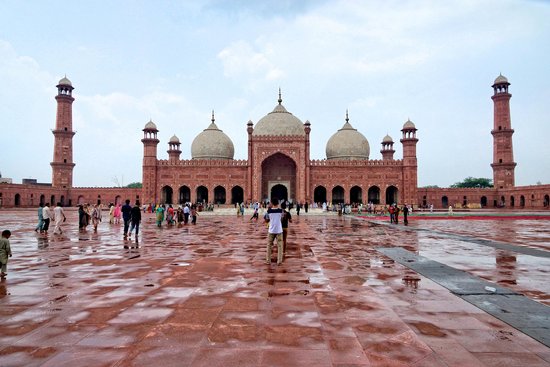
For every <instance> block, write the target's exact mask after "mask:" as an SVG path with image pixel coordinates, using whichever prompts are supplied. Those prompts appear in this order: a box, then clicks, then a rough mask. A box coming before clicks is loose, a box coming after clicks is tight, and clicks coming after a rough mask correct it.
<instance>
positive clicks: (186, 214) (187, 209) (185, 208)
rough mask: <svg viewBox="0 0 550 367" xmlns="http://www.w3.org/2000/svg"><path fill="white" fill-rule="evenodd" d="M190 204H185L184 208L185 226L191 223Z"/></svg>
mask: <svg viewBox="0 0 550 367" xmlns="http://www.w3.org/2000/svg"><path fill="white" fill-rule="evenodd" d="M189 212H190V210H189V204H185V206H184V207H183V224H187V223H189Z"/></svg>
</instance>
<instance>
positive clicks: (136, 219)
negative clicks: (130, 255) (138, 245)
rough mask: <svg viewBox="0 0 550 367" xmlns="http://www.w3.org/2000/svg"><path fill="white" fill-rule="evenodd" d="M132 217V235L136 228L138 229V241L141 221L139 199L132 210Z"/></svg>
mask: <svg viewBox="0 0 550 367" xmlns="http://www.w3.org/2000/svg"><path fill="white" fill-rule="evenodd" d="M130 217H131V219H130V220H131V222H132V226H131V227H130V237H132V232H133V231H134V228H135V229H136V241H137V239H138V234H139V223H140V222H141V209H140V207H139V201H136V205H134V207H133V208H132V210H130Z"/></svg>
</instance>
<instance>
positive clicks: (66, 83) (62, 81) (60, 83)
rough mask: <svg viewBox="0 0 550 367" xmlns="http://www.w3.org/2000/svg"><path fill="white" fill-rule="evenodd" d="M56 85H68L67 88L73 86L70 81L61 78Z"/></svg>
mask: <svg viewBox="0 0 550 367" xmlns="http://www.w3.org/2000/svg"><path fill="white" fill-rule="evenodd" d="M57 85H68V86H71V87H72V86H73V84H72V83H71V81H70V80H69V79H67V77H66V76H65V77H63V78H62V79H60V80H59V83H57Z"/></svg>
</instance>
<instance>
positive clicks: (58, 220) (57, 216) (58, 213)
mask: <svg viewBox="0 0 550 367" xmlns="http://www.w3.org/2000/svg"><path fill="white" fill-rule="evenodd" d="M53 217H54V221H55V227H54V229H53V234H57V233H58V232H59V234H63V230H62V229H61V225H62V224H63V222H64V221H66V220H67V217H66V216H65V211H64V210H63V208H62V207H61V203H59V202H58V203H57V204H56V206H55V208H53Z"/></svg>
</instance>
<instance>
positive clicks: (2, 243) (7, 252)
mask: <svg viewBox="0 0 550 367" xmlns="http://www.w3.org/2000/svg"><path fill="white" fill-rule="evenodd" d="M10 236H11V232H10V231H9V230H7V229H6V230H4V231H2V238H0V263H1V264H2V273H0V277H1V278H2V279H4V278H5V277H6V275H8V256H9V257H11V247H10V241H9V238H10Z"/></svg>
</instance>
